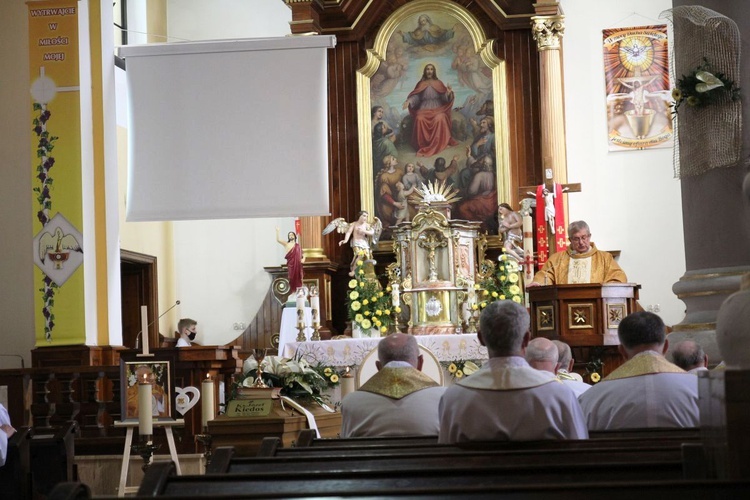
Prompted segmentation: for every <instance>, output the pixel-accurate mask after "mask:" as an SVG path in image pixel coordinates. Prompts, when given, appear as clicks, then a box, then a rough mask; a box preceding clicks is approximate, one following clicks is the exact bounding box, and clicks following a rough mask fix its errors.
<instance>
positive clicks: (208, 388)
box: [201, 375, 216, 429]
mask: <svg viewBox="0 0 750 500" xmlns="http://www.w3.org/2000/svg"><path fill="white" fill-rule="evenodd" d="M215 408H216V401H215V400H214V381H213V380H212V379H211V377H210V376H209V375H206V378H205V380H203V383H202V384H201V425H202V426H203V428H204V429H205V428H206V427H208V421H209V420H213V419H214V418H215V417H216V413H215Z"/></svg>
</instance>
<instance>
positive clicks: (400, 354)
mask: <svg viewBox="0 0 750 500" xmlns="http://www.w3.org/2000/svg"><path fill="white" fill-rule="evenodd" d="M375 365H376V366H377V368H378V373H376V374H375V375H373V376H372V378H370V379H369V380H368V381H367V382H365V383H364V384H363V385H362V387H360V388H359V390H357V391H355V392H352V393H350V394H348V395H347V396H346V397H345V398H344V401H343V402H342V404H341V418H342V422H341V437H363V436H437V433H438V403H439V402H440V398H441V396H442V395H443V392H444V391H445V388H444V387H441V386H439V385H438V383H437V382H435V381H434V380H432V379H431V378H430V377H428V376H427V375H425V374H423V373H422V372H421V369H422V355H421V354H419V346H418V345H417V340H416V339H415V338H414V336H412V335H404V334H402V333H394V334H392V335H389V336H388V337H385V338H384V339H383V340H381V341H380V343H378V361H377V362H376V363H375Z"/></svg>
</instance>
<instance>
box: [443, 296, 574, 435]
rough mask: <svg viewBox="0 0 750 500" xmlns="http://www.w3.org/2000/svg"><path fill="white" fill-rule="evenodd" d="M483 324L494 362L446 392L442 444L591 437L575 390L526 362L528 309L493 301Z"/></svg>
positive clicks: (481, 332) (481, 330)
mask: <svg viewBox="0 0 750 500" xmlns="http://www.w3.org/2000/svg"><path fill="white" fill-rule="evenodd" d="M479 326H480V328H479V332H478V334H477V335H478V337H479V341H480V342H481V343H482V344H483V345H485V346H487V352H488V354H489V357H490V359H489V361H487V363H485V365H484V366H482V368H481V369H480V370H479V371H477V372H475V373H474V374H472V375H471V376H470V377H467V378H465V379H463V380H461V381H460V382H458V383H457V384H456V385H454V386H452V387H449V388H448V390H446V391H445V395H444V396H443V399H441V400H440V434H439V436H438V442H440V443H458V442H464V441H490V440H502V441H529V440H537V439H587V438H588V431H587V430H586V421H585V420H584V418H583V413H582V412H581V407H580V405H579V404H578V400H577V399H576V396H575V394H574V393H573V391H572V390H571V389H570V388H568V387H567V386H565V385H563V384H562V383H561V382H560V381H559V380H558V379H557V378H556V377H555V375H554V374H553V373H550V372H547V371H540V370H536V369H534V368H532V367H531V366H529V364H528V363H527V362H526V360H525V359H524V352H525V349H526V346H527V344H528V342H529V335H530V334H529V313H528V312H526V308H524V307H523V306H521V305H520V304H516V303H515V302H513V301H510V300H499V301H496V302H493V303H492V304H490V305H489V306H487V307H486V308H485V309H484V311H482V315H481V316H480V318H479Z"/></svg>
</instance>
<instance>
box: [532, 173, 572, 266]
mask: <svg viewBox="0 0 750 500" xmlns="http://www.w3.org/2000/svg"><path fill="white" fill-rule="evenodd" d="M552 189H553V192H554V195H553V196H550V194H549V193H545V192H544V191H545V188H544V185H543V184H542V185H539V186H537V187H536V254H537V268H538V269H541V268H542V266H544V263H545V262H547V259H548V258H549V249H550V244H552V245H554V247H555V252H564V251H565V250H566V249H567V247H568V244H567V240H566V238H565V210H564V208H563V207H564V205H563V199H562V186H561V185H560V184H557V183H555V184H553V187H552ZM550 198H552V199H550ZM548 202H551V204H552V207H549V209H548V208H547V203H548ZM553 207H554V208H553ZM550 216H551V217H552V218H553V219H554V228H555V229H554V232H552V233H551V232H550V224H549V223H548V217H550Z"/></svg>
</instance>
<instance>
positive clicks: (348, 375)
mask: <svg viewBox="0 0 750 500" xmlns="http://www.w3.org/2000/svg"><path fill="white" fill-rule="evenodd" d="M354 389H355V387H354V375H352V372H351V370H350V369H349V367H348V366H347V367H346V372H344V374H343V375H341V399H344V398H345V397H346V395H347V394H349V393H350V392H354Z"/></svg>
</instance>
